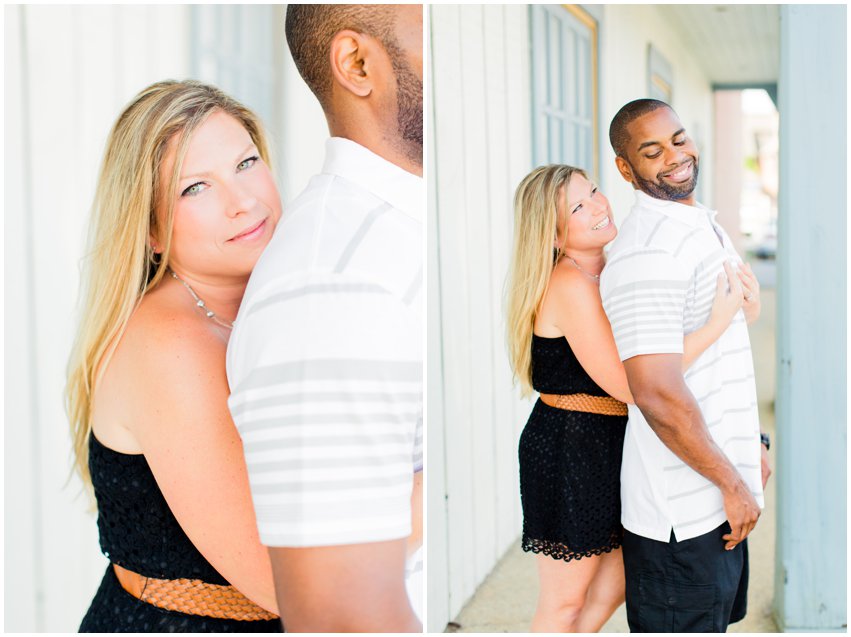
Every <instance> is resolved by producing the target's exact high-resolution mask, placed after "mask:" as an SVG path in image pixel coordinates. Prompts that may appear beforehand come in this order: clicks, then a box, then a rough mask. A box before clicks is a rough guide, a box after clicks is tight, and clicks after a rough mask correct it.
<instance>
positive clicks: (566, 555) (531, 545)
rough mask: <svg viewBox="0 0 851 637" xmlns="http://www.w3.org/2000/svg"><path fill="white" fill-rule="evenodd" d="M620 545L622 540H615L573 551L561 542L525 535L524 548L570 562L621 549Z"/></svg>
mask: <svg viewBox="0 0 851 637" xmlns="http://www.w3.org/2000/svg"><path fill="white" fill-rule="evenodd" d="M620 547H621V543H620V541H618V540H613V541H612V542H611V543H609V544H608V545H606V546H601V547H598V548H594V549H589V550H587V551H571V550H570V549H569V548H567V546H565V545H564V544H562V543H560V542H550V541H549V540H533V539H529V538H525V537H524V538H523V547H522V548H523V550H524V551H525V552H526V553H535V554H536V555H537V554H543V555H549V556H550V557H551V558H553V559H554V560H564V561H565V562H570V561H571V560H581V559H582V558H583V557H593V556H595V555H602V554H603V553H611V552H612V551H613V550H615V549H619V548H620Z"/></svg>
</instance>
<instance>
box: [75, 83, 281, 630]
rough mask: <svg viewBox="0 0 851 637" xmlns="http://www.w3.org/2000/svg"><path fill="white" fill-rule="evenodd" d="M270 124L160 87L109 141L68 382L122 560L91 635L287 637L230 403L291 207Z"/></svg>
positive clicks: (114, 553) (208, 97) (101, 592)
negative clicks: (229, 364) (253, 293)
mask: <svg viewBox="0 0 851 637" xmlns="http://www.w3.org/2000/svg"><path fill="white" fill-rule="evenodd" d="M268 161H269V152H268V148H267V142H266V138H265V135H264V133H263V130H262V127H261V124H260V122H259V121H258V119H257V117H256V116H255V115H254V114H253V113H252V112H251V111H249V110H248V109H246V108H245V107H244V106H242V105H240V104H239V103H237V102H236V101H235V100H233V99H232V98H230V97H228V96H227V95H225V94H224V93H222V92H221V91H219V90H218V89H216V88H214V87H212V86H207V85H204V84H200V83H197V82H191V81H187V82H161V83H158V84H154V85H152V86H150V87H148V88H146V89H145V90H143V91H142V92H141V93H140V94H139V95H138V96H136V98H134V99H133V100H132V101H131V103H130V104H129V105H128V106H127V107H126V109H125V110H124V112H123V113H122V114H121V116H120V117H119V118H118V121H117V122H116V123H115V125H114V127H113V129H112V131H111V133H110V136H109V139H108V141H107V145H106V151H105V155H104V159H103V165H102V168H101V172H100V178H99V181H98V185H97V191H96V195H95V201H94V205H93V210H92V220H91V228H90V238H89V249H88V254H87V256H86V259H85V262H84V273H83V288H82V294H81V300H82V316H81V319H80V324H79V328H78V331H77V336H76V342H75V345H74V350H73V352H72V355H71V358H70V362H69V369H68V385H67V402H68V411H69V416H70V420H71V426H72V432H73V438H74V450H75V453H76V465H77V469H78V470H79V472H80V474H81V476H82V477H83V480H84V482H85V483H86V485H87V486H89V487H93V490H94V495H95V497H96V500H97V505H98V529H99V532H100V543H101V548H102V550H103V552H104V554H105V555H106V556H107V557H108V558H109V560H110V562H111V563H110V564H109V566H108V567H107V569H106V573H105V575H104V578H103V580H102V582H101V585H100V588H99V589H98V591H97V593H96V595H95V598H94V600H93V601H92V604H91V607H90V608H89V610H88V612H87V614H86V616H85V618H84V619H83V622H82V625H81V626H80V630H81V631H84V632H89V631H97V632H126V631H133V632H188V631H192V632H257V631H263V632H275V631H280V630H281V625H280V621H279V620H278V619H277V616H276V613H277V606H276V602H275V593H274V587H273V581H272V572H271V566H270V563H269V557H268V554H267V552H266V549H265V548H264V547H263V546H262V545H261V544H260V540H259V537H258V534H257V530H256V527H255V521H254V513H253V510H252V504H251V499H250V492H249V486H248V478H247V474H246V469H245V464H244V459H243V454H242V447H241V444H240V439H239V436H238V434H237V431H236V429H235V427H234V425H233V422H232V421H231V418H230V415H229V413H228V407H227V397H228V386H227V380H226V375H225V349H226V346H227V341H228V337H229V335H230V331H231V328H232V327H233V319H234V317H235V316H236V313H237V309H238V308H239V304H240V300H241V298H242V295H243V292H244V290H245V285H246V283H247V281H248V276H249V274H250V273H251V270H252V268H253V267H254V264H255V262H256V261H257V258H258V257H259V256H260V252H261V251H262V250H263V248H264V246H265V245H266V244H267V243H268V241H269V239H270V238H271V236H272V231H273V230H274V228H275V225H276V223H277V221H278V219H279V218H280V215H281V204H280V198H279V195H278V191H277V189H276V187H275V183H274V180H273V178H272V174H271V172H270V170H269V167H268Z"/></svg>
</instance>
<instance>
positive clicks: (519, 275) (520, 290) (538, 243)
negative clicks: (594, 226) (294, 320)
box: [506, 164, 587, 397]
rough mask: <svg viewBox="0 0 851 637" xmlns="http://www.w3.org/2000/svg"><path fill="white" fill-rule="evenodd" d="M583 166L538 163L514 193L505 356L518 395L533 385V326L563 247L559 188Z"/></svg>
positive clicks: (580, 172)
mask: <svg viewBox="0 0 851 637" xmlns="http://www.w3.org/2000/svg"><path fill="white" fill-rule="evenodd" d="M577 174H578V175H582V176H583V177H585V178H586V179H587V175H586V174H585V171H583V170H581V169H580V168H574V167H573V166H564V165H558V164H554V165H550V166H540V167H538V168H536V169H535V170H533V171H532V172H531V173H529V174H528V175H526V177H525V178H524V179H523V181H521V182H520V185H519V186H517V190H516V191H515V193H514V248H513V250H512V255H511V267H510V269H509V272H508V281H507V295H506V296H507V298H506V332H507V341H508V360H509V363H510V364H511V370H512V373H513V377H514V381H515V382H519V384H520V393H521V395H522V396H524V397H525V396H528V395H530V394H531V393H532V392H533V391H534V390H533V388H532V349H531V348H532V331H533V329H534V327H535V318H536V317H537V315H538V312H539V311H540V308H541V304H542V303H543V301H544V297H545V296H546V294H547V288H548V286H549V282H550V275H551V274H552V271H553V267H554V266H555V264H556V263H558V260H559V259H560V258H561V254H562V248H561V245H559V246H558V247H555V246H554V242H555V239H556V234H557V233H556V229H557V227H558V201H559V196H560V191H561V188H562V187H566V186H567V184H568V182H570V179H571V177H573V175H577Z"/></svg>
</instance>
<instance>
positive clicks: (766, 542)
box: [446, 261, 779, 633]
mask: <svg viewBox="0 0 851 637" xmlns="http://www.w3.org/2000/svg"><path fill="white" fill-rule="evenodd" d="M754 265H757V264H756V263H754ZM760 265H761V266H762V267H763V269H766V267H767V269H768V270H773V268H772V267H771V266H773V265H774V262H773V261H772V262H769V263H763V264H760ZM754 270H757V268H756V267H754ZM757 276H758V278H759V279H760V282H761V285H762V286H763V287H762V292H761V297H762V313H761V316H760V318H759V320H758V321H757V322H756V323H754V324H753V325H752V326H751V328H750V336H751V346H752V349H753V354H754V367H755V373H756V384H757V396H758V400H759V410H760V425H761V428H762V430H763V431H767V432H769V433H770V434H771V436H772V439H773V438H774V388H775V386H776V383H775V338H774V324H775V316H776V312H775V307H776V297H775V290H774V289H770V288H768V287H767V286H768V285H772V284H773V279H771V278H769V277H767V276H765V277H764V276H762V275H760V274H759V273H757ZM766 279H767V280H766ZM773 455H774V454H773V452H772V453H771V456H773ZM771 462H772V466H774V458H773V457H772V458H771ZM774 482H775V481H774V479H773V478H772V479H769V481H768V486H767V488H766V493H765V497H766V507H765V509H764V511H763V513H762V516H761V517H760V520H759V522H758V524H757V525H756V528H755V529H754V530H753V531H752V532H751V534H750V536H749V539H748V552H749V555H750V585H749V587H748V614H747V616H746V617H745V619H743V620H742V621H741V622H739V623H737V624H732V625H731V626H730V627H729V628H728V632H731V633H734V632H735V633H776V632H779V631H778V628H777V624H776V623H775V621H774V619H773V616H772V612H773V610H772V604H773V600H774V542H775V521H776V507H775V502H776V499H775V498H776V496H775V489H774ZM537 597H538V577H537V572H536V568H535V558H534V557H533V556H532V555H531V554H526V553H523V551H522V550H521V549H520V539H519V538H518V540H517V542H516V543H514V545H512V547H511V548H510V549H509V550H508V552H507V553H506V554H505V556H503V558H502V559H501V560H500V561H499V562H498V563H497V565H496V566H495V567H494V569H493V571H491V573H490V575H489V576H488V577H487V578H486V579H485V581H484V582H483V583H482V584H481V586H479V588H478V590H477V591H476V593H475V595H474V596H473V597H472V598H471V599H470V601H469V602H468V603H467V604H466V605H465V606H464V608H463V609H462V610H461V612H460V613H459V614H458V617H456V618H455V619H454V620H453V622H452V623H450V624H449V626H447V629H446V632H464V633H526V632H529V627H530V625H531V622H532V615H533V614H534V612H535V604H536V601H537ZM601 632H604V633H626V632H629V628H628V626H627V622H626V609H625V607H624V606H623V605H621V607H620V608H619V609H618V610H617V611H616V612H615V614H614V615H613V616H612V617H611V619H610V620H609V621H608V622H607V623H606V625H605V626H603V629H602V631H601Z"/></svg>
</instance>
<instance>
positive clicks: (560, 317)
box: [541, 261, 600, 325]
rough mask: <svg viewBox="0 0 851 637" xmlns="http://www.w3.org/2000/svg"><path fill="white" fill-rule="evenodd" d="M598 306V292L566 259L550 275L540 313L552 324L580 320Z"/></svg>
mask: <svg viewBox="0 0 851 637" xmlns="http://www.w3.org/2000/svg"><path fill="white" fill-rule="evenodd" d="M597 305H600V291H599V287H598V286H597V284H596V282H595V281H592V280H591V279H590V278H588V277H587V276H586V275H584V274H583V273H582V272H580V271H579V270H577V269H576V268H573V267H570V264H569V263H567V262H566V261H562V262H561V263H559V264H558V265H557V266H556V267H555V269H554V270H553V273H552V275H551V276H550V285H549V289H548V290H547V297H546V299H545V301H544V307H543V308H542V310H541V314H542V315H544V316H546V318H547V320H548V321H549V322H552V323H553V324H555V325H563V324H564V323H565V322H572V321H581V320H582V317H583V315H585V314H587V312H588V311H589V310H593V309H595V308H596V306H597Z"/></svg>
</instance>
